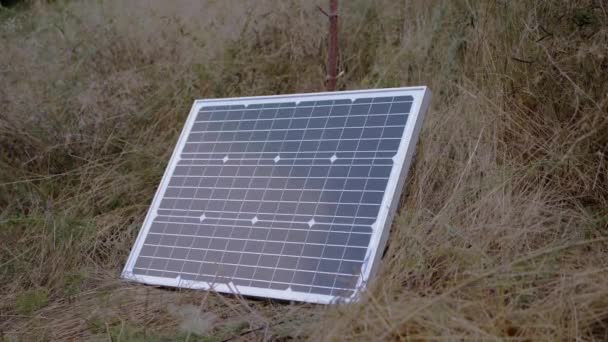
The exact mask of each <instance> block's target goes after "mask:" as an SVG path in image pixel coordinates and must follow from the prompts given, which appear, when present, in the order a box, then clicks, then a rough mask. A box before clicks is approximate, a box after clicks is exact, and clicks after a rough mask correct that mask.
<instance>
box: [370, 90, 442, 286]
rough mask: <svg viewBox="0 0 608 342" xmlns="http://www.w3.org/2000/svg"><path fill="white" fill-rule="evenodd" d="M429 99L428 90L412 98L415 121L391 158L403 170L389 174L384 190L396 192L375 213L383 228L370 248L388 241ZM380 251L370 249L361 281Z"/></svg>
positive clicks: (375, 264)
mask: <svg viewBox="0 0 608 342" xmlns="http://www.w3.org/2000/svg"><path fill="white" fill-rule="evenodd" d="M431 96H432V95H431V92H430V91H424V92H423V93H422V94H421V95H420V96H418V97H414V100H413V102H412V106H411V109H410V114H408V116H414V120H408V123H409V124H408V125H406V126H405V128H404V132H403V136H404V137H410V139H403V140H402V142H401V144H400V145H399V151H400V152H401V153H398V154H397V155H395V156H394V157H393V159H394V161H395V164H397V165H403V166H404V167H402V168H400V169H398V168H395V169H393V171H392V172H391V176H390V178H389V183H388V184H387V188H386V191H387V192H388V193H395V196H393V197H392V198H385V199H384V200H383V201H382V207H381V208H382V209H381V212H380V213H379V214H378V217H379V222H377V225H378V227H384V228H383V229H382V230H381V231H380V234H374V235H372V240H371V241H370V245H376V246H379V247H382V248H384V246H386V241H387V239H388V235H389V231H390V226H388V225H390V223H391V222H392V221H393V217H394V216H395V214H396V207H397V205H398V202H399V200H400V197H401V196H400V194H401V191H400V190H402V189H403V186H404V183H405V179H406V177H407V175H408V172H409V169H410V165H411V160H412V158H413V155H414V153H415V149H416V143H417V140H418V136H419V134H420V130H421V128H422V122H423V119H424V115H425V113H426V111H427V109H428V107H429V105H430V101H431ZM382 252H383V251H380V250H379V249H378V248H376V249H371V253H370V255H369V259H368V260H367V262H366V263H364V265H363V271H362V273H363V276H362V277H361V279H362V282H364V281H365V280H368V279H370V278H371V276H372V274H373V272H374V271H375V269H377V264H378V263H379V262H380V258H381V257H382V254H381V253H382Z"/></svg>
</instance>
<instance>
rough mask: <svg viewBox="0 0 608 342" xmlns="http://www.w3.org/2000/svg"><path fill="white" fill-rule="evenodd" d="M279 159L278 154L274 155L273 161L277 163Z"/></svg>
mask: <svg viewBox="0 0 608 342" xmlns="http://www.w3.org/2000/svg"><path fill="white" fill-rule="evenodd" d="M279 160H281V157H280V156H278V155H277V156H276V157H274V162H275V163H278V162H279Z"/></svg>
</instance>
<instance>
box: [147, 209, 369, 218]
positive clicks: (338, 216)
mask: <svg viewBox="0 0 608 342" xmlns="http://www.w3.org/2000/svg"><path fill="white" fill-rule="evenodd" d="M158 210H168V209H162V208H159V209H158ZM173 210H174V211H185V210H184V209H173ZM206 211H207V212H219V211H217V210H206ZM225 213H240V212H238V211H233V212H230V211H225ZM242 213H247V214H256V213H255V212H248V211H243V212H242ZM261 214H264V215H269V214H270V215H272V213H261ZM317 216H321V217H336V218H355V217H354V216H340V215H335V216H330V215H317ZM359 218H365V219H375V217H359Z"/></svg>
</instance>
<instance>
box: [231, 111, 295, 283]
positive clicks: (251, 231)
mask: <svg viewBox="0 0 608 342" xmlns="http://www.w3.org/2000/svg"><path fill="white" fill-rule="evenodd" d="M278 111H279V110H278V109H277V110H276V112H275V115H276V113H278ZM252 135H253V134H252ZM265 144H266V143H265ZM283 144H284V141H282V142H281V146H282V145H283ZM278 156H280V155H278ZM261 157H262V156H261V155H260V159H261ZM260 159H258V164H259V162H260ZM290 172H291V171H290ZM267 189H268V187H266V188H265V189H264V193H265V192H266V191H267ZM245 196H246V195H245ZM241 209H242V208H241ZM259 209H260V208H259V207H258V211H259ZM277 210H278V206H277ZM254 217H255V218H256V220H257V215H256V216H254ZM254 225H255V224H254ZM251 233H253V229H251V230H250V235H249V237H250V236H251ZM269 234H270V231H269V232H268V235H269ZM268 235H267V236H266V240H268ZM249 237H248V238H249ZM246 246H247V242H245V246H244V248H246ZM263 248H264V246H262V249H263ZM241 258H242V255H241ZM260 259H261V258H258V260H257V262H256V265H257V264H258V263H259V261H260ZM239 262H240V259H239ZM277 262H278V260H277ZM273 276H274V273H273Z"/></svg>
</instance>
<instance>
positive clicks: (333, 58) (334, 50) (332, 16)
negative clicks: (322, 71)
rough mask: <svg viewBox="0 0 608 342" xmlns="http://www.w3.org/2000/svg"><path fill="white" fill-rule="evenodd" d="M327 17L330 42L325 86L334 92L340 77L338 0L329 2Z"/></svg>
mask: <svg viewBox="0 0 608 342" xmlns="http://www.w3.org/2000/svg"><path fill="white" fill-rule="evenodd" d="M322 12H323V11H322ZM327 16H328V17H329V40H328V54H327V80H326V81H325V86H326V88H327V91H334V90H336V81H337V77H338V0H329V14H328V15H327Z"/></svg>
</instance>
